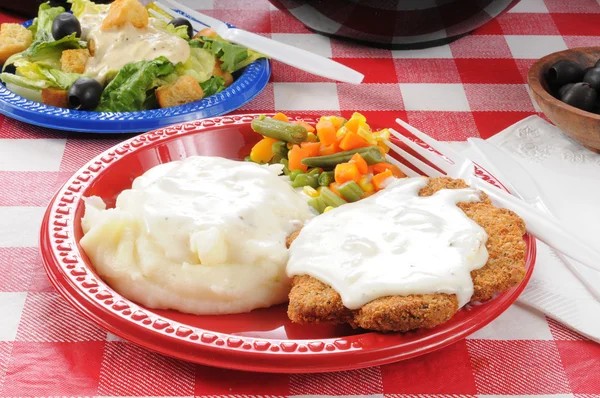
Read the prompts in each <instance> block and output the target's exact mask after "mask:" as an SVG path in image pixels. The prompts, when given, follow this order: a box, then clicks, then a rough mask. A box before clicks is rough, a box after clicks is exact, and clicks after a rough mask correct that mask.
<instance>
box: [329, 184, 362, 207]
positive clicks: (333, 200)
mask: <svg viewBox="0 0 600 398" xmlns="http://www.w3.org/2000/svg"><path fill="white" fill-rule="evenodd" d="M357 186H358V185H357ZM321 196H322V197H323V200H324V201H325V203H326V204H327V205H328V206H331V207H338V206H341V205H343V204H346V203H348V202H346V201H345V200H344V199H342V198H340V197H339V196H337V195H336V194H335V193H333V191H332V190H331V189H329V188H327V187H321Z"/></svg>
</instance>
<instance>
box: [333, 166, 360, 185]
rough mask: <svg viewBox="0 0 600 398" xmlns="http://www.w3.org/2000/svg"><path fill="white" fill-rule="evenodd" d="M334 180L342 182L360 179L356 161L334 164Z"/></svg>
mask: <svg viewBox="0 0 600 398" xmlns="http://www.w3.org/2000/svg"><path fill="white" fill-rule="evenodd" d="M334 177H335V182H337V183H338V184H340V185H341V184H343V183H345V182H347V181H355V182H358V181H360V173H359V172H358V167H356V163H340V164H338V165H337V166H335V171H334Z"/></svg>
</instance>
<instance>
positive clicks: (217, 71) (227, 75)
mask: <svg viewBox="0 0 600 398" xmlns="http://www.w3.org/2000/svg"><path fill="white" fill-rule="evenodd" d="M222 63H223V62H221V61H219V60H217V62H215V66H214V67H213V76H219V77H221V78H223V80H224V81H225V87H229V86H231V83H233V76H232V75H231V72H225V71H223V69H221V64H222Z"/></svg>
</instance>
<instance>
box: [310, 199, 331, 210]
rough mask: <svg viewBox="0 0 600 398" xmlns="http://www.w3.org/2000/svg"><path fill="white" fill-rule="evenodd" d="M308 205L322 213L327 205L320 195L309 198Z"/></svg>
mask: <svg viewBox="0 0 600 398" xmlns="http://www.w3.org/2000/svg"><path fill="white" fill-rule="evenodd" d="M308 205H309V206H311V207H312V208H313V209H315V210H316V211H318V212H319V213H323V210H325V208H326V207H327V203H325V201H324V200H323V198H322V197H321V196H317V197H316V198H310V199H309V200H308Z"/></svg>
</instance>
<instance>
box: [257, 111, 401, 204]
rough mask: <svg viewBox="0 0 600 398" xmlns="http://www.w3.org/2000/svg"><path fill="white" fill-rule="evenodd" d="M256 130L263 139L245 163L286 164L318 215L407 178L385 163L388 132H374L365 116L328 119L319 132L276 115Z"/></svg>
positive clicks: (285, 170)
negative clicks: (398, 179)
mask: <svg viewBox="0 0 600 398" xmlns="http://www.w3.org/2000/svg"><path fill="white" fill-rule="evenodd" d="M252 129H253V130H254V131H255V132H257V133H258V134H261V135H262V136H263V138H262V139H261V140H260V141H259V142H258V143H256V144H255V145H254V147H253V148H252V150H251V152H250V155H249V156H248V157H247V158H246V160H248V161H252V162H255V163H259V164H267V163H268V164H276V163H281V164H283V173H284V174H285V175H286V176H288V177H289V178H290V183H291V184H292V186H293V187H295V188H298V189H302V191H303V192H304V193H305V194H306V195H308V196H309V197H310V199H309V201H308V203H309V204H310V205H311V206H312V207H313V208H314V209H315V210H317V211H318V212H319V213H323V212H326V211H328V210H331V209H333V208H335V207H338V206H341V205H343V204H345V203H348V202H356V201H358V200H360V199H363V198H366V197H368V196H370V195H372V194H374V193H375V192H377V191H379V190H381V189H384V188H385V187H386V185H387V183H388V182H389V179H390V177H398V178H400V177H405V175H404V174H403V173H402V172H401V171H400V169H399V168H398V167H397V166H396V165H394V164H392V163H389V162H387V161H386V156H385V155H386V153H387V152H388V151H389V148H388V146H387V145H386V144H385V142H386V141H387V140H388V139H389V137H390V133H389V131H388V130H387V129H383V130H379V131H372V129H371V127H370V126H369V125H368V124H367V119H366V118H365V117H364V116H363V115H361V114H360V113H356V112H355V113H354V114H353V115H352V116H351V117H350V119H344V118H342V117H339V116H323V117H321V118H320V119H319V121H318V122H317V123H316V125H315V126H313V125H311V124H309V123H307V122H305V121H302V120H289V118H288V117H287V116H286V115H285V114H283V113H277V114H276V115H275V116H273V117H265V116H261V117H259V118H256V119H254V120H253V121H252Z"/></svg>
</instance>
